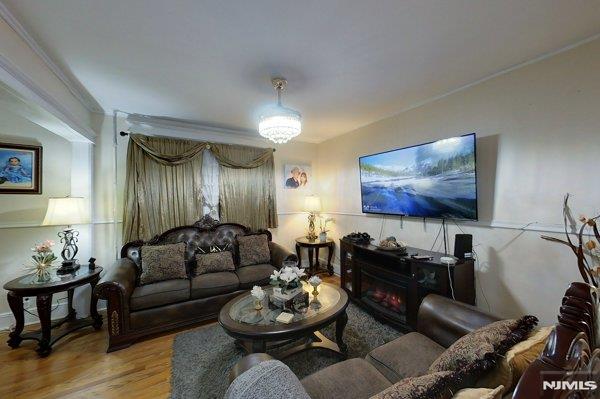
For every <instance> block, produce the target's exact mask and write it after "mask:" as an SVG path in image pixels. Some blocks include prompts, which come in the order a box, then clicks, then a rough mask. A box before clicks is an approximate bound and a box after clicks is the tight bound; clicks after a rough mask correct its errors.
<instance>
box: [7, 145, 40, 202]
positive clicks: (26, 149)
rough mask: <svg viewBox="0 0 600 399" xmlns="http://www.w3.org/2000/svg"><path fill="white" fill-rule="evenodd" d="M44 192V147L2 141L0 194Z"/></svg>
mask: <svg viewBox="0 0 600 399" xmlns="http://www.w3.org/2000/svg"><path fill="white" fill-rule="evenodd" d="M41 193H42V147H41V146H34V145H21V144H7V143H0V194H41Z"/></svg>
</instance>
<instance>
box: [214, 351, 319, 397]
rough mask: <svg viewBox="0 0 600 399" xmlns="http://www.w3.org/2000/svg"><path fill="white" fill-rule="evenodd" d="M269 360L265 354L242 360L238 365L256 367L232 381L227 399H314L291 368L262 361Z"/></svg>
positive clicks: (273, 361) (272, 361) (278, 363)
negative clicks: (311, 398)
mask: <svg viewBox="0 0 600 399" xmlns="http://www.w3.org/2000/svg"><path fill="white" fill-rule="evenodd" d="M249 357H252V358H251V359H247V358H249ZM267 358H270V356H269V355H267V354H265V353H254V354H252V355H248V356H246V357H244V358H243V359H242V360H240V362H238V364H240V363H244V364H246V365H250V364H253V365H252V366H250V368H248V369H247V370H246V371H244V372H242V373H241V374H239V375H238V376H237V377H236V378H235V379H234V380H233V381H232V383H231V385H229V388H228V389H227V392H226V393H225V399H310V396H308V393H307V392H306V390H305V389H304V387H303V386H302V383H301V382H300V380H299V379H298V377H296V375H295V374H294V372H293V371H292V370H290V368H289V367H288V366H286V365H285V364H283V363H282V362H280V361H279V360H274V359H272V358H271V360H261V359H267ZM236 367H237V365H236ZM242 368H245V367H241V366H240V370H241V369H242ZM234 369H235V367H234ZM232 371H233V370H232Z"/></svg>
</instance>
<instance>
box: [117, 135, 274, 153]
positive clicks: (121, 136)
mask: <svg viewBox="0 0 600 399" xmlns="http://www.w3.org/2000/svg"><path fill="white" fill-rule="evenodd" d="M119 135H120V136H121V137H125V136H129V133H127V132H124V131H122V130H121V131H120V132H119ZM275 151H277V149H276V148H273V152H275Z"/></svg>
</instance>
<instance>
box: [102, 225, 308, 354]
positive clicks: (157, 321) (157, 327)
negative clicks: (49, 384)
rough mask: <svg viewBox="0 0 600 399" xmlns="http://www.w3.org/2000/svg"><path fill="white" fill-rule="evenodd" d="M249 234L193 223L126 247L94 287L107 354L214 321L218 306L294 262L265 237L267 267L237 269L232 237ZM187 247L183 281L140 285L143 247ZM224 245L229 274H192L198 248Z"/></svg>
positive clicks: (240, 228) (235, 228)
mask: <svg viewBox="0 0 600 399" xmlns="http://www.w3.org/2000/svg"><path fill="white" fill-rule="evenodd" d="M248 233H251V231H250V229H249V228H247V227H245V226H242V225H240V224H235V223H222V224H219V223H213V222H210V221H209V222H206V221H198V222H196V224H194V225H193V226H184V227H176V228H174V229H171V230H168V231H166V232H164V233H163V234H161V235H159V236H157V237H155V238H153V239H152V240H150V241H148V242H143V241H135V242H130V243H127V244H125V245H124V246H123V248H122V249H121V259H119V260H118V261H117V263H116V264H115V265H114V266H113V267H112V269H110V270H109V272H108V273H107V274H106V275H105V276H104V277H103V278H102V279H101V281H100V283H99V284H98V285H97V286H96V288H95V290H94V293H95V294H96V295H98V296H99V297H100V298H102V299H106V300H107V301H108V303H107V319H108V322H107V327H108V334H109V336H108V337H109V339H108V349H107V352H112V351H115V350H119V349H123V348H126V347H128V346H130V345H131V344H132V343H133V342H134V341H136V340H138V339H140V338H142V337H144V336H147V335H150V334H155V333H160V332H163V331H167V330H171V329H174V328H179V327H183V326H187V325H191V324H194V323H197V322H199V321H203V320H207V319H212V318H216V317H217V315H218V313H219V310H220V309H221V307H222V306H223V305H224V304H225V303H227V301H229V300H230V299H231V298H233V297H235V296H236V295H239V294H240V293H241V292H243V291H244V290H247V289H250V288H252V286H254V285H265V284H268V282H269V276H270V275H271V274H272V273H273V271H274V270H275V269H276V268H280V267H281V264H282V262H283V261H284V260H297V257H296V255H294V254H292V253H291V252H289V251H287V250H286V249H285V248H283V247H282V246H280V245H277V244H275V243H273V242H272V241H271V239H272V237H271V233H270V232H269V231H264V232H262V231H261V233H264V234H267V236H268V238H269V249H270V252H271V262H270V264H259V265H251V266H244V267H239V266H238V265H239V255H238V253H237V245H236V236H238V235H244V234H248ZM181 242H184V243H186V253H185V260H186V268H187V274H188V278H187V279H177V280H167V281H160V282H157V283H152V284H146V285H139V284H138V279H139V275H140V271H141V258H140V249H141V247H142V245H159V244H173V243H181ZM226 244H229V250H231V251H232V252H233V258H234V261H235V263H236V270H235V271H234V272H217V273H208V274H201V275H198V276H194V275H193V272H192V271H193V269H194V264H195V252H196V250H197V248H199V247H210V246H213V245H219V246H224V245H226Z"/></svg>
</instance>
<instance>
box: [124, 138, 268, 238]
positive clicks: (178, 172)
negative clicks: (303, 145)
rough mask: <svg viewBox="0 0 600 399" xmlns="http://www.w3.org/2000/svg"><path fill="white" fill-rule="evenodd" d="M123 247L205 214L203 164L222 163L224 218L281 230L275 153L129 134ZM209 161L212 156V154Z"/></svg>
mask: <svg viewBox="0 0 600 399" xmlns="http://www.w3.org/2000/svg"><path fill="white" fill-rule="evenodd" d="M129 137H130V141H129V147H128V150H127V174H126V182H125V209H124V215H123V240H124V242H128V241H132V240H137V239H144V240H147V239H149V238H151V237H152V236H154V235H156V234H159V233H162V232H163V231H166V230H168V229H170V228H173V227H176V226H183V225H190V224H192V223H193V222H195V221H196V220H198V219H199V218H200V217H201V216H202V214H203V201H204V199H203V194H204V193H202V187H203V186H202V182H203V180H202V164H203V154H204V151H210V153H211V154H212V155H213V156H214V159H215V160H216V162H217V163H218V164H219V177H218V180H219V181H218V185H219V188H220V189H219V194H218V195H219V217H220V219H221V221H223V222H237V223H241V224H244V225H246V226H249V227H252V228H254V229H261V228H270V227H277V211H276V201H275V178H274V162H273V151H274V150H273V149H272V148H267V149H265V148H257V147H246V146H240V145H231V144H220V143H208V142H199V141H193V140H182V139H174V138H167V137H149V136H144V135H141V134H130V135H129ZM207 156H208V155H207Z"/></svg>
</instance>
